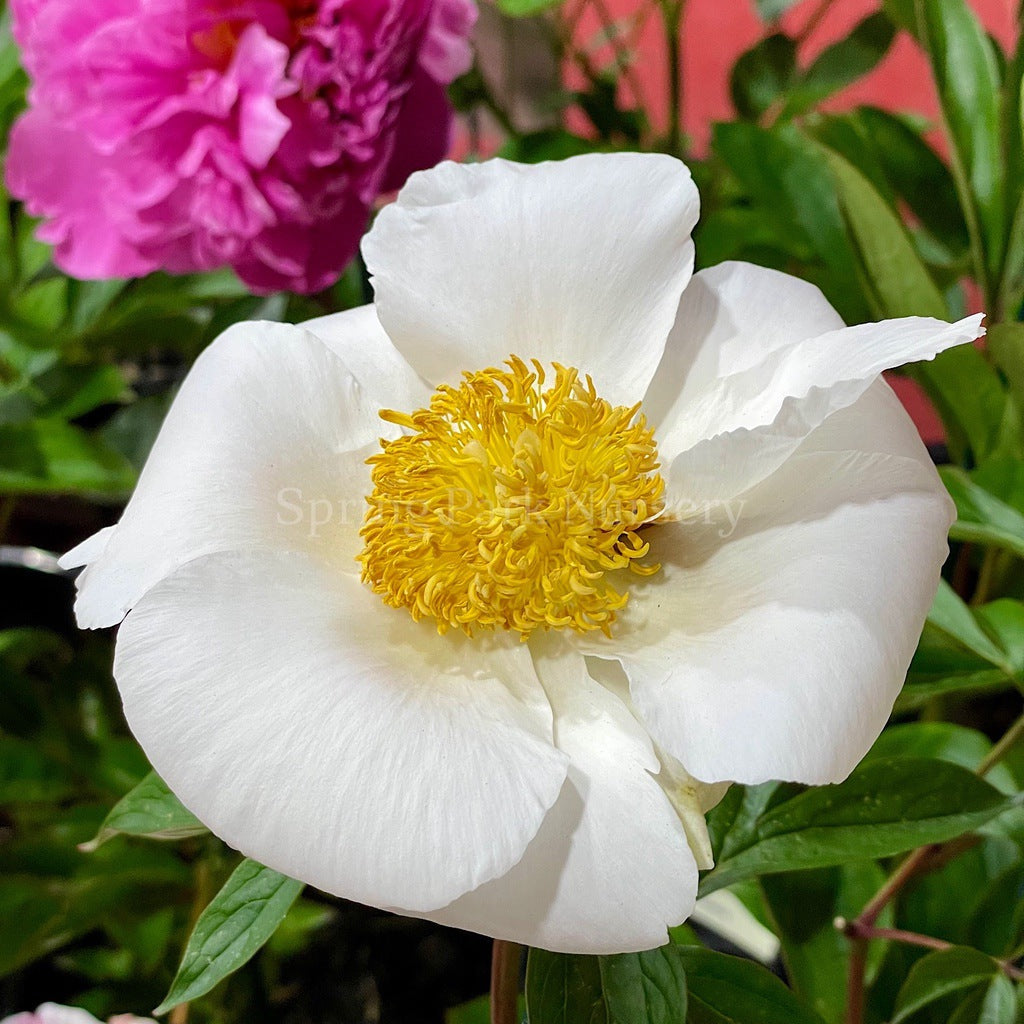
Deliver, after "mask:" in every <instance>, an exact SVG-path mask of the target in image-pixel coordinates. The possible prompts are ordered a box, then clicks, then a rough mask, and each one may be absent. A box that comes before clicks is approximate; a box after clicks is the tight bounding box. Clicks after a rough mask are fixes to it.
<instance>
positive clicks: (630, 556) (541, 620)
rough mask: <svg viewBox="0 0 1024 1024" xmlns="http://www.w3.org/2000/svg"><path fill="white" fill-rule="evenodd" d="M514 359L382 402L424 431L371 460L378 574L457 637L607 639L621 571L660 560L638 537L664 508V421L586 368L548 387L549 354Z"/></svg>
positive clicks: (416, 612) (386, 445) (365, 532)
mask: <svg viewBox="0 0 1024 1024" xmlns="http://www.w3.org/2000/svg"><path fill="white" fill-rule="evenodd" d="M507 366H508V367H509V369H507V370H504V369H502V370H498V369H488V370H482V371H480V372H478V373H467V374H465V375H464V378H463V381H462V383H461V384H459V385H458V386H457V387H452V386H448V385H443V386H441V387H439V388H438V389H437V391H436V392H435V393H434V395H433V397H432V398H431V401H430V407H429V408H427V409H420V410H418V411H417V412H414V413H412V414H409V415H406V414H404V413H398V412H393V411H391V410H384V411H382V412H381V414H380V415H381V417H382V418H383V419H385V420H387V421H388V422H390V423H396V424H398V425H399V426H402V427H404V428H406V429H407V430H408V431H410V433H408V434H406V435H405V436H402V437H399V438H398V439H397V440H394V441H382V442H381V447H382V449H383V450H382V451H381V452H380V453H379V454H377V455H375V456H373V457H372V458H370V459H369V460H368V461H369V463H370V465H371V466H372V467H373V471H372V479H373V493H372V494H371V495H370V497H369V498H368V499H367V500H368V503H369V509H368V510H367V513H366V520H365V523H364V525H363V528H362V531H361V536H362V538H363V540H364V542H365V547H364V549H363V551H362V553H361V554H360V555H359V556H358V557H359V561H360V562H361V563H362V567H363V581H364V582H366V583H368V584H369V585H370V586H371V587H372V588H373V590H374V591H375V592H376V593H378V594H380V595H381V597H382V598H383V599H384V602H385V603H386V604H389V605H392V606H394V607H399V608H400V607H404V608H408V609H409V610H410V611H411V612H412V615H413V618H415V619H420V618H423V617H432V618H434V619H435V620H436V621H437V626H438V630H439V631H440V632H442V633H444V632H446V631H447V630H448V629H449V628H450V627H453V626H454V627H458V628H461V629H463V630H464V631H465V632H466V633H467V634H472V632H473V629H474V628H478V627H479V628H488V629H490V628H495V627H501V628H503V629H509V630H514V631H516V632H518V633H519V634H520V635H521V636H522V637H523V638H524V639H525V638H526V637H527V636H529V634H530V633H531V632H533V630H535V629H537V628H538V627H544V628H565V627H568V628H570V629H574V630H578V631H581V632H582V631H589V630H596V629H600V630H602V631H603V632H605V633H608V632H609V629H610V626H611V624H612V623H613V622H614V621H615V613H616V611H618V610H619V609H621V608H622V607H623V606H624V605H625V604H626V601H627V599H628V592H626V591H624V590H622V591H620V590H617V589H616V586H615V585H614V584H613V577H610V576H609V574H610V573H614V572H615V571H616V570H621V569H629V570H631V571H632V572H634V573H637V574H639V575H644V576H646V575H650V574H652V573H654V572H657V571H658V568H659V566H657V565H644V564H643V563H642V562H641V559H643V558H644V556H645V555H646V554H647V553H648V550H649V547H650V545H649V544H647V543H646V542H645V541H644V540H643V539H642V538H641V536H640V534H639V532H638V531H639V530H640V528H641V527H642V526H644V525H645V524H646V523H649V522H650V521H651V520H652V519H654V518H655V517H656V516H657V515H658V514H659V513H660V512H661V510H662V502H661V497H662V492H663V491H664V486H665V485H664V481H663V480H662V478H661V477H660V476H659V475H658V474H657V472H656V470H657V469H658V461H657V459H658V451H657V447H656V445H655V442H654V436H653V431H652V430H651V429H650V428H648V427H647V425H646V422H645V420H644V418H643V416H641V415H638V410H639V404H638V405H635V406H633V407H632V408H624V407H622V406H612V405H610V404H609V403H608V402H606V401H605V400H604V399H603V398H599V397H598V395H597V393H596V391H595V389H594V384H593V381H592V380H591V379H590V378H589V377H587V378H586V379H585V380H581V378H580V375H579V373H578V371H576V370H573V369H568V368H566V367H563V366H559V365H558V364H555V365H554V381H553V382H552V383H551V384H550V386H547V387H545V385H546V382H547V381H546V375H545V372H544V368H543V367H542V366H541V364H540V363H538V362H536V361H534V362H533V363H532V367H531V366H528V365H527V364H526V363H524V362H523V361H522V360H521V359H519V358H517V357H515V356H513V357H512V358H511V359H509V360H508V363H507Z"/></svg>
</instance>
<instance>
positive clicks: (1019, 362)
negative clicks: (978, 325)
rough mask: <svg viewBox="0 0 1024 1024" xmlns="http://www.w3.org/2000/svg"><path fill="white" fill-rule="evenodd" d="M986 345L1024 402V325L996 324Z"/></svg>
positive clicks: (990, 329) (988, 335)
mask: <svg viewBox="0 0 1024 1024" xmlns="http://www.w3.org/2000/svg"><path fill="white" fill-rule="evenodd" d="M1022 201H1024V200H1022ZM985 344H986V345H987V346H988V351H989V354H990V355H991V356H992V358H993V359H994V360H995V361H996V363H997V364H998V365H999V369H1000V370H1002V371H1003V373H1005V374H1006V379H1007V380H1008V381H1009V384H1010V387H1011V389H1012V390H1013V392H1014V394H1015V395H1016V396H1017V398H1018V399H1020V400H1022V401H1024V324H1020V323H1009V324H994V325H993V326H991V327H990V328H989V329H988V334H987V335H986V336H985Z"/></svg>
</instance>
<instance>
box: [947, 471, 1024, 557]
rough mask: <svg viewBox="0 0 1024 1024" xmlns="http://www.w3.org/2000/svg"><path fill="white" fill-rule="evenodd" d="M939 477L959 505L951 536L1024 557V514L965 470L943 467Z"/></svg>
mask: <svg viewBox="0 0 1024 1024" xmlns="http://www.w3.org/2000/svg"><path fill="white" fill-rule="evenodd" d="M939 474H940V475H941V477H942V482H943V483H944V484H945V485H946V489H947V490H948V491H949V493H950V496H951V497H952V498H953V501H954V502H955V503H956V522H955V523H954V524H953V525H952V527H950V531H949V535H950V537H952V538H953V539H954V540H965V541H974V542H976V543H978V544H992V545H994V546H996V547H1000V548H1004V549H1005V550H1007V551H1012V552H1013V553H1014V554H1015V555H1017V556H1018V557H1020V558H1024V514H1021V513H1020V512H1018V511H1017V509H1015V508H1013V506H1011V505H1008V504H1006V502H1004V501H1001V500H1000V499H999V498H997V497H996V496H995V495H994V494H992V493H991V491H987V490H986V489H985V488H984V487H982V486H980V485H979V484H977V483H975V482H974V480H972V479H971V477H970V476H968V475H967V473H965V472H964V471H963V470H962V469H958V468H956V467H953V466H943V467H941V468H940V470H939Z"/></svg>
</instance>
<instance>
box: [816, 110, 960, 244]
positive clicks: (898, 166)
mask: <svg viewBox="0 0 1024 1024" xmlns="http://www.w3.org/2000/svg"><path fill="white" fill-rule="evenodd" d="M814 134H815V138H817V139H819V140H820V141H821V142H823V143H824V144H825V145H826V146H828V147H829V148H830V149H834V150H835V151H836V152H838V153H840V154H841V155H842V156H844V157H846V159H847V160H849V161H850V163H852V164H853V165H854V166H855V167H857V168H858V169H859V170H860V171H861V173H863V174H864V175H865V176H867V177H869V178H870V179H871V182H872V184H873V185H874V186H875V188H876V189H878V190H879V191H880V192H881V193H882V195H883V196H884V197H885V199H886V201H887V202H888V203H889V205H890V206H892V207H893V208H894V209H895V208H896V203H895V200H896V199H897V198H898V199H899V200H900V201H902V202H904V203H906V204H907V206H908V207H909V208H910V210H911V211H912V212H913V214H914V216H915V217H916V218H917V219H918V220H919V221H920V223H921V225H922V227H923V228H924V229H925V230H926V231H927V232H928V233H929V234H930V235H931V236H932V238H933V239H935V240H936V242H938V243H939V244H940V245H941V246H942V247H943V248H944V249H945V250H946V259H947V261H949V262H953V261H956V260H961V259H962V258H963V254H964V252H965V251H966V250H967V248H968V246H969V244H970V240H969V236H968V233H967V223H966V221H965V220H964V214H963V210H961V208H960V201H959V199H958V197H957V192H956V184H955V182H954V181H953V176H952V174H951V173H950V170H949V168H948V167H947V166H946V165H945V164H944V163H943V162H942V160H941V159H939V157H938V155H937V154H936V152H935V150H934V149H932V147H931V146H929V145H928V143H927V142H926V141H925V140H924V139H923V138H922V136H921V135H920V133H919V132H918V131H917V130H915V128H913V127H912V126H911V125H910V124H908V123H907V121H906V120H905V119H904V118H902V117H900V116H899V115H897V114H893V113H890V112H889V111H887V110H881V109H880V108H878V107H859V108H858V109H857V110H855V111H852V112H850V113H845V114H834V115H828V116H825V117H822V118H821V119H820V120H819V121H818V122H817V123H816V125H815V126H814ZM918 248H919V250H920V246H919V247H918Z"/></svg>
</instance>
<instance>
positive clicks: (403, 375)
mask: <svg viewBox="0 0 1024 1024" xmlns="http://www.w3.org/2000/svg"><path fill="white" fill-rule="evenodd" d="M302 327H303V328H304V329H305V330H307V331H309V333H310V334H315V335H316V336H317V337H318V338H319V339H320V340H321V341H322V342H323V343H324V344H325V345H326V346H327V347H328V348H329V349H330V350H331V351H332V352H334V353H335V354H336V355H338V356H340V357H341V361H342V362H343V363H344V364H345V369H346V370H348V372H349V373H351V374H352V376H353V377H355V379H356V380H358V381H360V382H361V383H362V384H363V385H364V386H365V387H367V388H371V389H374V390H375V391H376V392H377V394H378V395H379V397H380V399H381V401H382V403H383V405H386V406H387V408H389V409H397V410H398V411H399V412H412V411H414V410H415V409H421V408H423V407H425V406H426V405H427V403H428V402H429V401H430V388H428V387H427V386H426V385H425V384H424V383H423V381H422V380H420V378H419V377H418V376H417V375H416V371H415V370H413V368H412V367H411V366H410V365H409V364H408V363H407V362H406V361H405V359H404V358H403V357H402V355H401V354H400V353H399V351H398V349H396V348H395V346H394V345H393V344H392V342H391V339H390V338H389V337H388V336H387V334H385V333H384V328H383V327H381V325H380V320H379V319H377V310H376V309H375V308H374V307H373V306H372V305H370V306H359V307H358V308H357V309H349V310H346V311H345V312H343V313H332V314H331V315H330V316H321V317H317V318H316V319H315V320H307V321H305V323H303V324H302ZM383 405H382V407H383Z"/></svg>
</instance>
